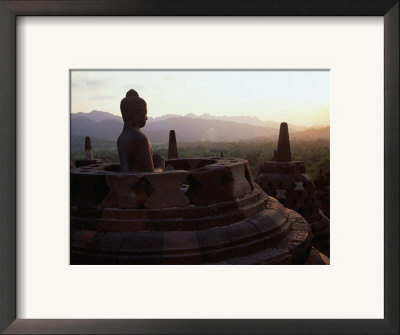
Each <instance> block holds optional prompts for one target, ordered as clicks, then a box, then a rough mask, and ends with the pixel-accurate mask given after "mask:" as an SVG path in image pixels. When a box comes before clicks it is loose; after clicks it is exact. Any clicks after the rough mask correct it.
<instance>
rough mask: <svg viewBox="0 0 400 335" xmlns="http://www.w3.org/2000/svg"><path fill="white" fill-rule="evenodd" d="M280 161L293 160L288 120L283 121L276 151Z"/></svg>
mask: <svg viewBox="0 0 400 335" xmlns="http://www.w3.org/2000/svg"><path fill="white" fill-rule="evenodd" d="M276 160H277V161H278V162H290V161H291V160H292V157H291V153H290V140H289V129H288V125H287V123H286V122H282V123H281V127H280V129H279V140H278V150H277V152H276Z"/></svg>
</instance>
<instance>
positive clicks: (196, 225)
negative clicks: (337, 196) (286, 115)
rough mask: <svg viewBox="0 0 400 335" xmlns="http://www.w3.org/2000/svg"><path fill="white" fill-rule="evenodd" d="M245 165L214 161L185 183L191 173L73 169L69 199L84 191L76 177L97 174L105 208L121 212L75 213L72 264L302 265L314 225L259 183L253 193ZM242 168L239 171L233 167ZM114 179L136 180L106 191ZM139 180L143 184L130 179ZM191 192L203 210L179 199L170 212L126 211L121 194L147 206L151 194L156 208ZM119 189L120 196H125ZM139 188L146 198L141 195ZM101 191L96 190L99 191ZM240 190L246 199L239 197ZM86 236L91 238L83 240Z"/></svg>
mask: <svg viewBox="0 0 400 335" xmlns="http://www.w3.org/2000/svg"><path fill="white" fill-rule="evenodd" d="M171 161H175V162H178V161H180V160H179V159H177V160H171ZM244 162H245V161H243V160H238V159H226V158H224V159H219V158H217V159H215V160H212V162H211V164H212V165H211V166H208V165H207V166H204V167H203V168H196V169H195V170H189V171H190V172H189V175H190V174H191V173H193V174H194V175H196V173H198V172H199V171H200V175H201V178H199V179H196V178H192V179H190V178H187V179H186V178H185V176H183V177H182V172H183V173H184V174H188V172H185V171H179V170H173V171H171V172H166V173H144V174H141V173H121V172H119V166H117V165H116V164H114V165H101V166H98V167H96V168H95V167H93V166H89V167H85V168H84V169H83V170H79V169H74V170H71V184H73V185H74V186H73V187H74V190H71V198H72V199H75V198H76V197H77V196H78V195H79V194H80V192H81V190H80V184H79V176H81V175H83V176H85V177H86V176H95V177H98V178H103V182H104V184H105V185H106V189H107V192H106V193H105V194H106V195H107V194H108V195H109V197H108V199H106V201H105V199H103V200H102V201H103V205H106V204H107V201H109V203H108V204H107V206H111V205H112V206H117V207H105V208H100V206H99V204H97V205H96V204H95V203H96V202H93V203H94V205H93V207H90V206H89V207H79V206H72V207H71V247H72V252H71V260H72V262H75V264H84V263H85V262H89V263H90V262H92V263H93V264H101V262H104V264H214V263H224V264H228V263H231V264H286V263H290V262H294V263H296V264H300V263H301V262H303V263H301V264H304V262H305V259H306V258H307V256H308V252H309V250H310V243H309V240H310V238H311V234H310V231H311V228H310V226H307V225H306V224H305V223H304V222H305V221H304V219H303V218H301V216H299V215H298V214H297V213H295V212H293V211H289V210H287V209H286V208H284V207H283V206H282V205H281V204H280V203H279V202H278V201H277V200H275V199H273V198H271V197H268V196H267V195H266V194H265V193H264V192H262V191H261V190H260V188H259V187H258V185H256V184H255V185H254V188H253V189H252V187H251V185H250V182H249V178H248V177H247V176H246V169H245V163H244ZM192 163H193V164H192ZM192 163H190V164H189V163H188V162H186V163H185V164H187V166H192V165H198V166H201V165H202V164H203V163H204V162H202V161H201V159H200V160H198V161H196V162H195V161H194V160H193V161H192ZM179 164H180V163H177V166H179ZM238 165H241V166H242V168H235V166H238ZM205 170H211V171H212V172H211V176H212V175H214V178H215V179H213V178H206V177H209V175H207V174H206V173H205V174H204V176H203V173H204V171H205ZM215 171H217V173H216V175H215ZM113 176H122V179H126V181H129V179H132V180H130V181H129V182H127V183H125V184H124V183H122V182H121V184H119V182H120V181H121V180H119V181H117V182H116V183H114V182H113V181H111V182H110V183H109V184H110V186H108V184H107V183H106V179H110V180H112V179H113ZM171 176H172V177H174V178H175V176H180V177H179V178H180V179H179V178H178V177H176V178H177V179H176V180H175V181H174V182H173V183H171V182H170V178H172V177H171ZM236 176H237V177H238V178H236ZM85 177H84V178H85ZM132 177H133V178H132ZM136 177H137V178H138V179H137V180H136V179H135V180H133V179H134V178H136ZM202 177H204V179H203V178H202ZM158 178H161V179H160V180H159V179H158ZM164 178H165V181H166V182H165V183H164V181H163V179H164ZM178 179H179V182H178V181H177V180H178ZM198 180H201V181H203V182H204V183H205V187H204V189H205V190H207V188H208V191H209V192H205V191H204V189H203V190H202V191H201V192H204V193H203V194H201V192H199V190H201V189H202V188H203V185H202V184H201V183H200V182H199V181H198ZM235 180H236V181H235ZM215 181H217V182H218V183H215ZM238 181H239V182H238ZM235 182H237V183H236V185H235ZM183 183H184V184H185V185H189V189H187V187H183V186H182V185H183ZM210 183H211V185H210ZM171 184H173V185H174V186H173V187H172V186H171ZM112 185H114V186H112ZM132 185H133V186H132ZM167 185H168V186H167ZM218 185H219V186H218ZM218 187H220V188H218ZM94 188H95V189H96V186H94ZM190 188H192V190H191V191H192V192H193V193H192V196H193V197H192V198H191V199H192V200H193V199H196V197H195V196H199V193H200V195H201V197H203V198H201V197H200V199H203V201H204V202H205V204H201V205H200V204H195V203H192V204H190V203H189V202H188V199H186V202H185V203H184V204H185V206H183V207H177V206H176V199H175V200H174V205H172V204H171V203H170V204H168V206H167V207H165V208H144V205H143V207H140V206H139V205H138V206H139V207H138V208H121V206H123V205H121V204H123V203H124V201H125V200H124V199H123V195H124V194H125V195H126V193H128V194H131V193H133V194H134V195H135V196H136V198H138V199H139V200H142V202H144V203H145V202H146V201H148V200H149V199H151V197H152V196H157V197H156V199H155V200H154V201H155V202H157V201H158V200H157V198H159V199H161V198H162V197H163V198H165V199H168V201H171V199H170V198H172V199H174V198H175V196H174V194H175V195H177V197H179V198H181V197H182V196H183V197H185V194H190ZM119 189H122V190H123V191H122V192H120V191H119ZM218 189H219V190H220V192H222V194H223V195H224V196H225V197H226V198H227V199H225V200H224V199H223V197H222V200H223V201H215V199H216V198H217V199H219V200H221V197H220V198H218V197H215V195H214V194H213V192H215V191H216V190H218ZM138 190H139V191H140V192H141V193H140V194H142V197H138V196H137V194H138V192H139V191H138ZM97 191H98V190H97V189H96V190H95V193H96V192H97ZM157 192H158V195H157ZM196 192H197V193H196ZM241 192H245V193H244V194H243V195H241V196H237V197H234V195H239V194H240V193H241ZM113 193H120V194H113ZM171 194H172V196H170V195H171ZM121 197H122V200H120V198H121ZM209 197H214V198H213V199H212V201H213V202H211V203H207V202H208V201H209V199H208V198H209ZM104 198H105V196H104ZM128 199H129V198H128ZM119 202H120V203H121V204H119ZM129 206H131V204H130V203H129ZM246 217H247V219H246ZM307 228H308V230H307ZM82 231H85V233H83V235H82V236H80V235H77V234H76V232H82ZM286 235H287V236H286ZM84 236H86V237H87V238H83V237H84ZM90 236H91V237H90ZM277 250H280V251H277ZM86 255H87V258H85V257H86Z"/></svg>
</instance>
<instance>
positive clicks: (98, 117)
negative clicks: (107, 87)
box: [71, 110, 121, 122]
mask: <svg viewBox="0 0 400 335" xmlns="http://www.w3.org/2000/svg"><path fill="white" fill-rule="evenodd" d="M83 117H84V118H88V119H90V120H92V121H94V122H100V121H104V120H121V117H120V116H117V115H114V114H111V113H108V112H102V111H96V110H94V111H91V112H89V113H71V120H74V119H79V118H83Z"/></svg>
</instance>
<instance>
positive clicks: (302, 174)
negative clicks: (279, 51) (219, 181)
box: [256, 122, 330, 255]
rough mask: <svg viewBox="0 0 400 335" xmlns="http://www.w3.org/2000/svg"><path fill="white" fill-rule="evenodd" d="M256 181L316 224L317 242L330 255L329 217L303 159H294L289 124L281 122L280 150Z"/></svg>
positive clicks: (314, 226) (313, 226)
mask: <svg viewBox="0 0 400 335" xmlns="http://www.w3.org/2000/svg"><path fill="white" fill-rule="evenodd" d="M256 182H257V183H258V184H259V185H260V186H261V188H262V189H263V190H264V191H265V192H266V193H267V194H268V195H270V196H273V197H275V198H276V199H277V200H279V201H280V203H281V204H282V205H284V206H285V207H287V208H290V209H292V210H294V211H296V212H297V213H299V214H300V215H302V216H303V217H304V218H305V219H306V220H307V221H308V222H309V223H310V224H311V226H312V232H313V245H314V246H315V247H316V248H317V249H318V250H320V251H321V252H323V253H324V254H326V255H329V254H330V250H329V249H330V243H329V238H330V228H329V226H330V224H329V219H328V218H327V217H326V216H325V215H324V214H323V212H322V211H321V209H320V208H319V207H318V203H317V200H316V197H315V188H314V183H313V181H312V179H311V178H310V176H308V175H307V174H306V168H305V164H304V162H303V161H292V157H291V150H290V140H289V130H288V125H287V123H285V122H283V123H281V125H280V130H279V140H278V149H277V150H276V151H275V152H274V157H273V160H272V161H269V162H266V163H264V164H263V165H262V166H261V168H260V172H259V175H258V176H257V179H256Z"/></svg>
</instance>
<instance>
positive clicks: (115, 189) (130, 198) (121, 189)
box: [101, 174, 145, 208]
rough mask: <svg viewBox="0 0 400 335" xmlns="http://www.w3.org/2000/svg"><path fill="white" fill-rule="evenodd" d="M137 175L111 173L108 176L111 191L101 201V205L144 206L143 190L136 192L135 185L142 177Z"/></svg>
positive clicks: (113, 206) (104, 206) (105, 206)
mask: <svg viewBox="0 0 400 335" xmlns="http://www.w3.org/2000/svg"><path fill="white" fill-rule="evenodd" d="M141 178H142V177H141V176H136V175H127V176H125V175H117V174H115V175H109V176H106V182H107V185H108V186H109V188H110V192H109V193H108V195H107V197H106V198H105V199H104V200H103V202H102V203H101V207H103V208H107V207H111V208H140V207H143V202H144V200H145V199H144V197H143V195H142V196H141V194H142V192H135V186H136V184H137V183H138V181H139V180H140V179H141Z"/></svg>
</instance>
